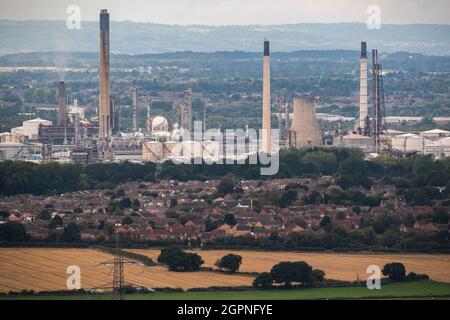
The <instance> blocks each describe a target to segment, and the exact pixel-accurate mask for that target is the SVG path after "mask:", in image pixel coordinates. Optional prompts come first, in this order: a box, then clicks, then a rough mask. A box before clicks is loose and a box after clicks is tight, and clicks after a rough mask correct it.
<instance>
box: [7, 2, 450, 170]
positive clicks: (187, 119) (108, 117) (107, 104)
mask: <svg viewBox="0 0 450 320" xmlns="http://www.w3.org/2000/svg"><path fill="white" fill-rule="evenodd" d="M99 34H100V50H99V53H100V59H99V60H100V66H99V71H98V73H99V89H100V90H99V92H100V94H99V103H98V111H97V116H96V117H93V118H89V119H88V118H87V117H86V115H85V113H86V112H85V109H84V108H83V107H82V106H79V105H78V101H77V99H72V101H69V99H68V95H67V94H66V86H70V83H65V82H64V81H60V82H59V85H58V106H57V123H56V124H55V123H52V122H51V121H48V120H45V119H40V118H35V119H31V120H26V121H23V124H22V126H20V127H16V128H12V129H11V131H10V132H5V133H0V160H26V161H33V162H38V163H41V162H42V163H44V162H49V161H58V162H74V163H79V164H84V165H86V164H89V163H94V162H111V161H118V162H120V161H136V162H143V161H152V162H158V163H159V162H164V161H166V160H171V159H172V160H175V159H184V160H187V159H192V158H195V157H202V158H205V159H214V160H218V159H224V158H227V159H234V160H238V159H245V158H247V157H249V156H250V155H252V154H254V153H258V152H264V153H267V154H270V153H275V152H278V151H279V150H280V149H283V148H314V147H319V146H324V147H329V146H331V147H347V148H359V149H361V150H363V151H364V153H365V154H366V155H367V158H373V157H376V156H378V155H380V154H383V153H389V154H392V155H394V156H399V157H400V156H402V155H406V154H409V153H419V154H427V155H432V156H434V157H435V158H443V157H448V156H450V131H446V130H440V129H433V130H427V131H423V132H402V131H398V130H392V129H388V128H387V124H389V123H395V121H401V120H402V119H398V118H399V117H398V118H395V117H386V114H385V95H384V84H383V68H382V66H381V64H380V63H379V61H378V50H377V49H373V50H372V61H371V65H372V70H371V72H370V75H371V78H372V81H371V82H372V87H371V90H370V94H369V88H368V78H369V70H368V49H367V43H366V42H361V56H360V88H359V119H354V120H355V123H356V125H355V130H354V131H353V132H347V133H344V132H342V131H341V130H335V131H334V132H331V133H330V132H325V131H324V130H321V129H320V126H319V120H322V121H334V122H336V121H338V122H339V121H341V120H342V119H341V118H339V117H335V118H334V119H333V115H331V116H330V115H326V114H316V100H317V97H314V96H308V95H307V94H296V96H295V97H294V98H293V99H292V101H285V102H284V101H283V97H282V96H281V95H278V96H277V99H272V96H271V84H270V81H271V76H270V43H269V41H268V40H265V41H264V45H263V61H262V62H263V88H262V89H263V90H262V128H261V129H262V130H261V132H262V136H261V137H260V138H261V139H259V140H258V139H257V140H255V141H249V140H248V136H249V134H248V131H249V130H250V129H249V128H248V127H247V128H245V130H244V131H245V133H246V139H245V141H243V142H239V141H237V137H236V136H234V133H227V132H225V130H223V129H221V128H218V129H216V134H213V137H212V138H211V137H209V139H206V141H205V140H204V139H202V141H196V139H195V138H194V135H195V134H194V130H195V128H194V122H193V111H192V101H193V91H192V89H191V88H186V90H185V92H184V97H182V98H179V99H178V101H177V102H176V103H174V104H173V109H174V111H175V113H176V119H177V121H176V122H174V123H169V121H168V120H167V119H166V118H165V117H163V116H161V115H154V114H153V113H152V101H151V99H150V98H149V97H146V96H140V95H139V88H138V87H134V88H133V89H132V90H131V92H130V96H131V101H132V106H131V114H132V130H131V132H123V131H122V130H121V120H122V119H121V108H120V106H118V105H116V102H115V98H114V95H113V94H112V92H111V89H110V28H109V13H108V11H107V10H106V9H102V10H101V12H100V25H99ZM369 99H370V100H369ZM274 100H276V103H274ZM369 105H370V106H371V109H372V112H371V113H372V114H369ZM277 107H278V112H271V110H274V109H276V108H277ZM143 108H145V110H146V119H145V123H146V126H145V128H140V127H139V119H138V117H139V110H141V109H143ZM411 118H413V117H411ZM275 119H276V121H273V120H275ZM330 119H331V120H330ZM420 119H421V118H420V117H416V118H414V119H413V120H414V121H420ZM409 120H411V119H409ZM436 121H437V119H436ZM444 121H445V119H444ZM272 123H277V127H276V128H275V129H272ZM200 130H201V131H202V132H206V131H207V127H206V119H203V123H202V124H201V128H200ZM209 130H212V129H209ZM219 137H221V138H219ZM223 140H225V141H230V140H231V141H234V143H236V144H237V145H236V146H235V147H233V148H226V147H225V145H224V143H222V141H223ZM239 144H244V146H240V145H239Z"/></svg>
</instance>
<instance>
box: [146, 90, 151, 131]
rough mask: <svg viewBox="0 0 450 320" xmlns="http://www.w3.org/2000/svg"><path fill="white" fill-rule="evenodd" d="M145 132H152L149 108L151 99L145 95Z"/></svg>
mask: <svg viewBox="0 0 450 320" xmlns="http://www.w3.org/2000/svg"><path fill="white" fill-rule="evenodd" d="M146 101H147V121H146V123H147V132H148V133H150V132H152V118H151V109H152V100H150V98H149V97H147V100H146Z"/></svg>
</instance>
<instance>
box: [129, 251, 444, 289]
mask: <svg viewBox="0 0 450 320" xmlns="http://www.w3.org/2000/svg"><path fill="white" fill-rule="evenodd" d="M132 251H133V252H137V253H140V254H144V255H147V256H149V257H151V258H152V259H154V260H155V261H156V258H157V257H158V255H159V253H160V250H132ZM196 252H197V253H198V254H200V255H201V256H202V258H203V260H204V261H205V266H208V267H213V266H214V263H215V262H216V261H217V259H219V258H221V257H223V256H224V255H226V254H229V253H235V254H239V255H241V256H242V266H241V269H240V271H245V272H264V271H270V269H271V268H272V266H273V265H275V264H277V263H279V262H281V261H306V262H307V263H309V264H310V265H312V266H313V267H314V268H316V269H322V270H324V271H325V272H326V277H327V278H328V279H335V280H348V281H353V280H356V279H357V278H358V277H359V279H360V280H365V279H366V278H367V274H366V269H367V267H368V266H369V265H378V266H380V267H381V268H383V266H384V265H385V264H386V263H390V262H401V263H403V264H404V265H405V267H406V271H407V272H410V271H414V272H416V273H425V274H428V275H429V276H430V277H431V278H432V279H433V280H436V281H445V282H450V255H448V254H446V255H438V254H366V253H361V254H356V253H355V254H350V253H296V252H256V251H237V250H201V251H196Z"/></svg>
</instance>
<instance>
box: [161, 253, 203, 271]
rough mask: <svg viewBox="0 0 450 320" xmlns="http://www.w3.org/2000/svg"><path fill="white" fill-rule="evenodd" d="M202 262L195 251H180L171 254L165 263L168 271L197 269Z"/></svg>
mask: <svg viewBox="0 0 450 320" xmlns="http://www.w3.org/2000/svg"><path fill="white" fill-rule="evenodd" d="M202 264H203V260H202V257H200V256H199V255H198V254H197V253H186V252H184V251H181V252H179V253H177V254H175V255H173V256H172V257H171V258H170V259H169V261H168V263H167V265H168V267H169V270H170V271H181V272H182V271H198V270H199V269H200V266H201V265H202Z"/></svg>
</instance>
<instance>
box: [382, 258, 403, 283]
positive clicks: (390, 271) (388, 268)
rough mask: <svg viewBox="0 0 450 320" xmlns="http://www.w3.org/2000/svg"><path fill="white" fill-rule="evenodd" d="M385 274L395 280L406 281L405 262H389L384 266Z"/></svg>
mask: <svg viewBox="0 0 450 320" xmlns="http://www.w3.org/2000/svg"><path fill="white" fill-rule="evenodd" d="M382 272H383V275H385V276H387V277H388V278H389V279H391V280H393V281H404V280H405V275H406V270H405V266H404V265H403V263H400V262H392V263H388V264H386V265H385V266H384V267H383V271H382Z"/></svg>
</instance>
